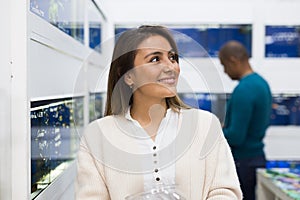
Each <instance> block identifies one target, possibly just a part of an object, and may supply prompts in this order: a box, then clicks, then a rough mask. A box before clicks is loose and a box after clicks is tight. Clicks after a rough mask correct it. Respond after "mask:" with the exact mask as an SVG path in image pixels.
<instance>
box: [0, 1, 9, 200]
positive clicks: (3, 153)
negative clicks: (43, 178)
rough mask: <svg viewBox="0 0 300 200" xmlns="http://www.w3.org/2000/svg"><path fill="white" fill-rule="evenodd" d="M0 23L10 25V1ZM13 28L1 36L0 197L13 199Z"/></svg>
mask: <svg viewBox="0 0 300 200" xmlns="http://www.w3.org/2000/svg"><path fill="white" fill-rule="evenodd" d="M0 7H1V8H6V9H5V10H3V11H2V12H0V24H1V26H2V27H10V24H9V21H10V19H11V17H10V8H11V7H10V2H9V1H1V2H0ZM10 38H11V30H10V28H3V29H2V30H1V37H0V44H1V47H0V66H1V67H0V160H1V162H0V199H11V190H12V188H11V182H12V180H11V151H12V150H11V145H10V143H11V135H10V132H11V127H10V123H11V119H10V118H11V114H10V112H11V108H10V107H11V102H10V100H11V98H10V94H11V77H10V76H11V69H10V68H11V64H10V61H11V59H10V57H11V54H10V52H11V48H10Z"/></svg>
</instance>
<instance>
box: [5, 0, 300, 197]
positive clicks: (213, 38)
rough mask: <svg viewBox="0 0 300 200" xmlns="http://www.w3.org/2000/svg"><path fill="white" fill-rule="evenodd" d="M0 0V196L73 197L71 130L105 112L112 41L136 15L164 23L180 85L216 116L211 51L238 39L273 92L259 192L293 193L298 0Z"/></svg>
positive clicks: (220, 91) (228, 87) (297, 191)
mask: <svg viewBox="0 0 300 200" xmlns="http://www.w3.org/2000/svg"><path fill="white" fill-rule="evenodd" d="M0 5H1V11H3V12H1V14H0V15H1V16H0V21H1V24H2V27H4V29H5V30H4V31H3V32H2V34H3V35H2V37H1V38H0V41H1V44H3V47H4V48H1V59H0V62H1V66H6V67H1V68H0V77H1V78H0V80H1V85H0V86H1V88H0V91H1V99H0V110H1V111H0V121H1V122H0V123H1V125H0V149H1V152H0V153H1V160H2V161H1V163H0V167H1V168H0V169H1V171H0V178H1V179H0V180H1V189H0V199H37V200H39V199H68V200H69V199H74V180H75V176H76V166H75V160H76V152H77V149H78V145H79V140H80V136H81V135H82V133H83V130H84V127H85V126H86V125H87V124H88V123H89V122H91V121H93V120H95V119H98V118H101V117H103V112H104V106H105V97H106V96H105V95H106V94H105V93H106V87H107V85H106V81H107V74H108V68H109V63H110V59H111V54H112V48H113V45H114V43H115V40H116V39H117V37H118V35H119V34H121V33H122V32H123V31H124V30H127V29H129V28H133V27H138V26H140V25H143V24H159V25H164V26H167V27H168V28H170V30H172V33H173V34H174V37H175V39H176V42H177V44H178V47H179V52H180V57H181V63H180V66H181V69H182V72H181V73H182V77H181V80H180V83H179V85H178V93H179V95H180V96H181V97H182V99H183V100H184V102H185V103H187V104H189V105H190V106H192V107H196V108H200V109H203V110H208V111H210V112H212V113H214V114H215V115H216V116H217V117H218V118H219V119H220V121H221V122H223V120H224V117H225V109H226V108H225V106H226V101H227V100H228V98H230V93H231V92H232V90H233V88H234V87H235V86H236V84H237V82H236V81H232V80H231V79H230V78H229V77H228V76H226V74H225V73H224V71H223V67H222V65H221V63H220V61H219V59H218V51H219V48H220V47H221V45H222V44H223V43H224V42H226V41H228V40H231V39H235V40H238V41H240V42H241V43H243V44H244V45H245V46H246V48H247V50H248V51H249V52H250V57H251V58H250V62H251V65H252V67H253V69H254V70H255V71H256V72H258V73H259V74H261V75H262V76H263V77H264V78H265V79H266V80H267V81H268V83H269V84H270V87H271V91H272V96H273V105H272V114H271V116H270V127H269V128H268V130H267V134H266V137H265V139H264V142H265V152H266V156H267V160H268V163H267V166H266V167H267V168H268V169H272V168H280V169H279V170H278V171H270V173H269V174H268V175H265V176H264V174H263V172H262V173H261V174H260V175H262V177H261V178H260V179H259V180H260V181H261V182H260V184H259V187H258V189H257V190H258V194H259V195H260V199H261V200H263V199H275V198H278V199H289V198H290V199H298V198H299V199H300V187H299V181H300V87H299V85H300V78H299V74H300V68H299V66H300V12H299V8H300V2H298V1H294V0H288V1H283V0H266V1H258V0H254V1H245V0H243V1H236V0H230V1H226V2H224V1H220V0H212V1H204V0H200V1H196V0H187V1H184V2H182V1H179V0H173V1H169V0H160V1H158V0H152V1H146V0H143V1H141V0H130V1H121V0H110V1H104V0H80V1H71V0H65V1H62V0H56V1H47V2H45V1H41V0H28V1H24V2H22V3H20V2H17V1H6V2H1V3H0ZM4 161H5V162H4ZM270 174H271V175H270ZM295 174H296V175H295ZM275 175H280V177H281V178H280V177H279V178H277V177H275ZM271 176H272V177H273V179H276V181H277V183H278V182H280V180H281V182H280V183H278V184H277V185H276V184H275V189H274V190H272V188H271V189H270V188H269V187H268V184H269V183H266V182H268V181H267V180H266V179H265V178H266V177H267V178H270V177H271ZM272 177H271V178H272ZM274 177H275V178H274ZM282 177H284V180H283V181H282ZM296 183H297V184H298V185H297V186H294V187H292V185H294V184H296ZM264 184H266V185H264ZM278 188H279V190H278ZM277 190H278V191H277Z"/></svg>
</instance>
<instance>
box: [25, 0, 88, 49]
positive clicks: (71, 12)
mask: <svg viewBox="0 0 300 200" xmlns="http://www.w3.org/2000/svg"><path fill="white" fill-rule="evenodd" d="M82 2H84V1H73V0H48V1H44V0H30V11H31V12H32V13H34V14H35V15H37V16H39V17H41V18H42V19H44V20H45V21H47V22H49V23H50V24H52V25H53V26H55V27H57V28H58V29H60V30H61V31H63V32H64V33H66V34H68V35H70V36H71V37H73V38H75V39H76V40H78V41H79V42H81V43H84V9H82V8H83V7H84V6H83V5H81V3H82Z"/></svg>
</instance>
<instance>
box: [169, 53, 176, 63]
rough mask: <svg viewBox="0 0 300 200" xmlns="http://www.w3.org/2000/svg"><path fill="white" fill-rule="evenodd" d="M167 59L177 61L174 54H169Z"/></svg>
mask: <svg viewBox="0 0 300 200" xmlns="http://www.w3.org/2000/svg"><path fill="white" fill-rule="evenodd" d="M169 59H170V60H172V61H176V62H177V56H176V54H170V56H169Z"/></svg>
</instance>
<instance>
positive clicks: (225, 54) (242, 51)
mask: <svg viewBox="0 0 300 200" xmlns="http://www.w3.org/2000/svg"><path fill="white" fill-rule="evenodd" d="M230 56H233V57H235V58H237V59H239V60H241V61H246V60H248V59H249V55H248V52H247V49H246V47H245V46H244V45H243V44H242V43H240V42H238V41H235V40H230V41H228V42H226V43H225V44H224V45H223V46H222V47H221V48H220V51H219V58H221V59H225V60H226V59H229V58H230Z"/></svg>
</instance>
